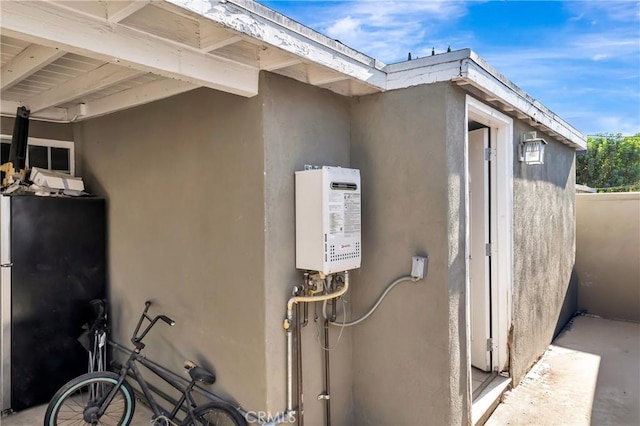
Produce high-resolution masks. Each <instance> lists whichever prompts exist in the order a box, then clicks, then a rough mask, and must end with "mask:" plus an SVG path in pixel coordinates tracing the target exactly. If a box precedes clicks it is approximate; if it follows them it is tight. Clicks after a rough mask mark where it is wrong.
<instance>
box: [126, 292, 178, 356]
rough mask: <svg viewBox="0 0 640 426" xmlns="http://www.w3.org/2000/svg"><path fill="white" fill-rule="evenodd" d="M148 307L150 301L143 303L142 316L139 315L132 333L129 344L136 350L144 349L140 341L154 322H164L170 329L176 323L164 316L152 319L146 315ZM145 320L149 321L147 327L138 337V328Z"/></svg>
mask: <svg viewBox="0 0 640 426" xmlns="http://www.w3.org/2000/svg"><path fill="white" fill-rule="evenodd" d="M150 306H151V301H149V300H147V301H146V302H144V311H142V315H140V320H138V325H136V329H135V330H134V331H133V336H132V337H131V343H133V344H134V346H135V347H136V349H138V350H140V349H143V348H144V347H145V344H144V343H142V339H144V337H145V336H146V335H147V333H149V331H150V330H151V328H153V326H154V325H155V324H156V322H158V320H162V321H164V322H166V323H167V324H169V325H170V326H171V327H173V326H174V325H175V324H176V322H175V321H174V320H173V319H171V318H169V317H168V316H166V315H156V316H155V317H154V318H151V317H150V316H149V315H148V314H147V312H148V311H149V307H150ZM145 319H146V320H147V321H149V325H147V327H146V328H145V329H144V331H143V332H142V333H141V334H140V335H139V336H138V332H139V331H140V326H141V325H142V323H143V322H144V320H145Z"/></svg>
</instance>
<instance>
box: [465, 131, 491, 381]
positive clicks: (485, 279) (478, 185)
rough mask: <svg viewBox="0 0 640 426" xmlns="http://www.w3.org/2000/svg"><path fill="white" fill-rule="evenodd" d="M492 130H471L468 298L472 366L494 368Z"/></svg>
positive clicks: (488, 369) (484, 368) (482, 368)
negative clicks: (490, 245) (490, 348)
mask: <svg viewBox="0 0 640 426" xmlns="http://www.w3.org/2000/svg"><path fill="white" fill-rule="evenodd" d="M488 147H489V129H486V128H484V129H478V130H473V131H470V132H469V175H468V178H469V225H470V226H469V227H470V229H469V240H470V246H469V247H470V252H469V285H470V287H469V293H470V294H469V301H470V314H471V365H472V366H474V367H476V368H478V369H480V370H483V371H491V358H490V356H491V352H489V351H488V350H487V349H488V348H487V345H488V344H487V341H488V339H489V338H490V337H491V323H490V319H491V307H490V306H491V305H490V301H491V297H490V290H489V289H490V264H489V262H490V257H489V256H487V244H488V243H489V162H488V161H485V149H487V148H488Z"/></svg>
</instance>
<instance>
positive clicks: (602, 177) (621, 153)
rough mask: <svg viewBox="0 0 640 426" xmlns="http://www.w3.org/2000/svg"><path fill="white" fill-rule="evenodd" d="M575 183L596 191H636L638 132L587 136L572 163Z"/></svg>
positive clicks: (639, 158)
mask: <svg viewBox="0 0 640 426" xmlns="http://www.w3.org/2000/svg"><path fill="white" fill-rule="evenodd" d="M576 183H579V184H582V185H587V186H590V187H592V188H598V192H629V191H640V133H638V134H636V135H635V136H622V135H620V134H616V135H614V134H598V135H596V136H589V138H588V140H587V153H586V154H585V155H579V156H578V158H577V161H576Z"/></svg>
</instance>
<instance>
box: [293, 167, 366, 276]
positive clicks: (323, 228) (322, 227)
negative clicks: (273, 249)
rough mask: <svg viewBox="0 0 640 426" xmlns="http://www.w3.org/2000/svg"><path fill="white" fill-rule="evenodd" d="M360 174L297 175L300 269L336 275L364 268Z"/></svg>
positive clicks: (332, 170)
mask: <svg viewBox="0 0 640 426" xmlns="http://www.w3.org/2000/svg"><path fill="white" fill-rule="evenodd" d="M360 234H361V201H360V171H359V170H355V169H345V168H340V167H327V166H324V167H320V168H316V169H309V170H304V171H298V172H296V268H299V269H305V270H310V271H317V272H322V273H324V274H334V273H337V272H342V271H348V270H350V269H356V268H359V267H360V258H361V256H360Z"/></svg>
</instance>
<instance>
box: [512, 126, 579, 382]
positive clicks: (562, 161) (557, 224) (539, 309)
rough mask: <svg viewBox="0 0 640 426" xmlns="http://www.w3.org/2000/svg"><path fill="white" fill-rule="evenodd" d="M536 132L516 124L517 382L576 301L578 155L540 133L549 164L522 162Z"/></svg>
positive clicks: (514, 362)
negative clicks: (528, 136) (521, 146)
mask: <svg viewBox="0 0 640 426" xmlns="http://www.w3.org/2000/svg"><path fill="white" fill-rule="evenodd" d="M531 130H534V129H532V128H531V127H529V126H527V125H524V124H523V123H521V122H519V121H514V155H515V156H516V157H515V158H514V171H513V173H514V176H513V179H514V182H513V204H514V211H513V232H514V234H513V262H514V265H513V267H514V269H513V335H512V342H511V373H512V376H513V380H514V382H515V383H516V384H517V383H519V382H520V380H522V378H523V376H524V374H525V373H526V372H527V370H528V369H529V368H530V367H531V365H532V364H533V363H534V362H535V361H536V360H537V359H538V358H539V357H540V356H541V355H542V354H543V353H544V351H545V350H546V349H547V347H548V345H549V344H550V343H551V340H552V338H553V335H554V331H555V329H556V324H557V322H558V320H559V318H560V316H561V310H562V306H563V304H564V301H565V298H566V297H569V298H575V292H572V291H570V290H571V288H570V285H569V284H570V282H571V274H572V270H573V266H574V262H575V151H574V150H573V149H571V148H569V147H567V146H566V145H563V144H561V143H559V142H556V141H554V140H553V138H551V137H550V136H548V135H545V134H543V133H541V132H540V131H539V130H538V136H540V137H543V138H544V139H545V140H547V141H548V142H549V144H548V145H547V147H546V151H545V164H544V165H539V166H527V165H525V164H523V163H520V162H518V158H517V144H518V143H519V142H520V140H521V136H522V134H523V133H524V132H528V131H531ZM571 304H574V305H575V301H573V302H571V303H569V305H571Z"/></svg>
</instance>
